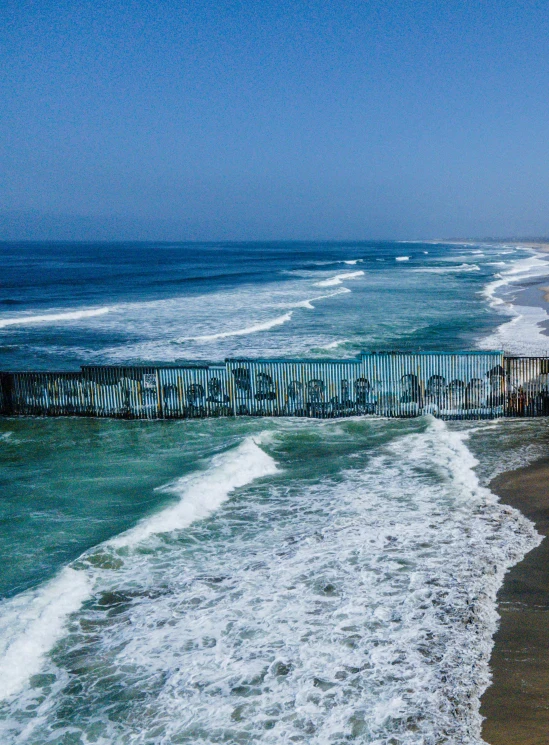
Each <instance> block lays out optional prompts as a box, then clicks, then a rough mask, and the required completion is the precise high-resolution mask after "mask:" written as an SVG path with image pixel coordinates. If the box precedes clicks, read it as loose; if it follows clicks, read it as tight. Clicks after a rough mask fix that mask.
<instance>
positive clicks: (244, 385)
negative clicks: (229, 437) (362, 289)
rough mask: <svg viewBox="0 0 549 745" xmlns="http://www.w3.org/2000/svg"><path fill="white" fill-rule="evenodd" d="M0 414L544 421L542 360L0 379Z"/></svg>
mask: <svg viewBox="0 0 549 745" xmlns="http://www.w3.org/2000/svg"><path fill="white" fill-rule="evenodd" d="M0 413H2V414H4V415H6V414H11V415H39V416H62V415H64V416H67V415H68V416H70V415H72V416H74V415H77V416H98V417H119V418H131V419H169V418H197V417H218V416H296V417H316V418H322V419H325V418H331V417H344V416H357V415H359V416H384V417H415V416H420V415H422V414H433V415H434V416H437V417H440V418H443V419H484V418H494V417H501V416H544V415H549V358H537V357H536V358H533V357H532V358H526V357H504V356H503V353H502V352H462V353H456V354H446V353H436V352H426V353H415V354H414V353H400V352H380V353H370V354H362V355H361V356H360V357H358V358H356V359H351V360H253V359H230V360H226V361H225V362H224V363H214V364H209V363H189V364H186V365H182V366H170V367H144V366H143V367H140V366H135V367H130V366H127V367H114V366H85V367H83V368H82V369H81V371H80V372H64V373H52V372H17V373H0Z"/></svg>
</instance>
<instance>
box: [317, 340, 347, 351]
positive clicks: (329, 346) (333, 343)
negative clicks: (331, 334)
mask: <svg viewBox="0 0 549 745" xmlns="http://www.w3.org/2000/svg"><path fill="white" fill-rule="evenodd" d="M347 341H349V340H348V339H338V340H337V341H331V342H330V343H329V344H324V345H323V346H322V347H321V349H336V348H337V347H339V346H341V345H342V344H345V342H347Z"/></svg>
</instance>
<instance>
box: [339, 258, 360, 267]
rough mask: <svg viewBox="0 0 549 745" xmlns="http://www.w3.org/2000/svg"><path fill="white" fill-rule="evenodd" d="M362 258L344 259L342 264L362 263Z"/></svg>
mask: <svg viewBox="0 0 549 745" xmlns="http://www.w3.org/2000/svg"><path fill="white" fill-rule="evenodd" d="M363 261H364V259H348V260H347V261H344V262H343V263H344V264H350V265H351V266H354V265H355V264H362V262H363Z"/></svg>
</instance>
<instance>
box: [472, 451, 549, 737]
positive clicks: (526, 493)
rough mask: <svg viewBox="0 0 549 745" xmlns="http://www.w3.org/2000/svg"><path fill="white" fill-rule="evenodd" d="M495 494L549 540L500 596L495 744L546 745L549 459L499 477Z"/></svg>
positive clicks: (487, 730) (493, 692) (491, 714)
mask: <svg viewBox="0 0 549 745" xmlns="http://www.w3.org/2000/svg"><path fill="white" fill-rule="evenodd" d="M490 489H491V490H492V491H493V492H495V493H496V494H497V495H498V496H499V498H500V501H501V502H502V503H503V504H508V505H510V506H511V507H514V508H516V509H518V510H519V511H520V512H521V513H522V514H523V515H525V516H526V517H527V518H529V519H530V520H532V522H534V523H535V526H536V530H537V531H538V532H539V533H540V534H541V535H542V536H544V540H543V541H542V542H541V544H540V545H539V546H537V547H536V548H534V549H533V550H532V551H530V552H529V553H528V554H526V556H525V557H524V559H523V560H522V561H521V562H519V563H518V564H516V565H515V566H513V567H512V568H511V569H510V570H509V572H508V573H507V574H506V575H505V579H504V582H503V585H502V586H501V588H500V590H499V592H498V613H499V615H500V624H499V627H498V630H497V632H496V633H495V635H494V648H493V650H492V655H491V659H490V670H491V673H492V684H491V685H490V687H489V688H487V690H486V691H485V692H484V694H483V696H482V699H481V709H480V713H481V715H482V716H483V717H485V720H484V722H483V726H482V737H483V739H484V740H485V742H486V743H489V745H541V744H542V743H547V741H548V734H547V733H548V732H549V539H548V538H547V536H549V457H548V458H543V459H541V460H538V461H535V462H534V463H532V464H530V465H528V466H524V467H522V468H519V469H517V470H516V471H508V472H506V473H503V474H500V475H499V476H497V477H496V478H495V479H494V480H493V481H492V482H491V483H490Z"/></svg>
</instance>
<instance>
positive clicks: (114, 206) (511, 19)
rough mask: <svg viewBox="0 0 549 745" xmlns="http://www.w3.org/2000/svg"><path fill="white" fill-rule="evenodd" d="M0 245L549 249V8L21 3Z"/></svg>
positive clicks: (9, 96)
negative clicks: (256, 243)
mask: <svg viewBox="0 0 549 745" xmlns="http://www.w3.org/2000/svg"><path fill="white" fill-rule="evenodd" d="M0 21H1V30H0V38H1V45H2V53H1V59H2V62H1V63H0V64H1V66H2V79H3V80H2V89H3V93H2V114H1V116H0V173H1V177H0V239H74V240H79V239H82V240H93V239H103V240H109V239H112V240H116V239H136V240H139V239H144V240H147V239H149V240H269V239H297V240H299V239H305V240H307V239H317V240H324V239H326V240H330V239H351V240H360V239H365V240H366V239H377V238H389V239H390V238H395V239H399V238H405V239H406V238H409V239H414V238H434V237H442V236H458V235H459V236H486V235H498V236H502V235H546V234H548V233H549V209H548V207H549V178H548V165H549V158H548V155H549V137H548V135H547V130H548V113H549V96H548V95H547V91H548V90H549V52H548V46H547V39H548V38H549V33H548V32H549V14H548V12H547V6H546V4H544V3H541V2H513V1H509V2H505V1H502V2H487V3H463V2H457V1H455V0H450V1H448V2H440V1H439V2H425V1H424V0H419V1H418V2H411V1H408V0H395V1H394V2H391V3H387V2H381V1H380V0H373V1H372V2H368V3H366V2H356V1H352V0H340V2H337V3H335V2H327V1H322V0H310V1H309V2H303V0H300V1H297V0H294V1H292V2H289V1H288V0H280V1H279V2H272V1H270V2H266V1H264V2H258V1H255V0H248V2H245V3H244V2H238V1H237V0H219V1H218V2H207V1H206V0H196V1H195V2H192V3H191V2H174V0H166V1H165V2H163V3H150V2H145V1H144V0H133V2H132V1H131V0H130V2H121V1H120V0H111V1H109V2H106V0H95V1H94V2H91V1H80V2H71V1H70V0H58V1H57V2H55V3H54V2H51V1H50V2H47V1H46V0H35V1H34V2H30V1H29V0H5V2H4V3H3V5H2V9H1V11H0Z"/></svg>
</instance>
